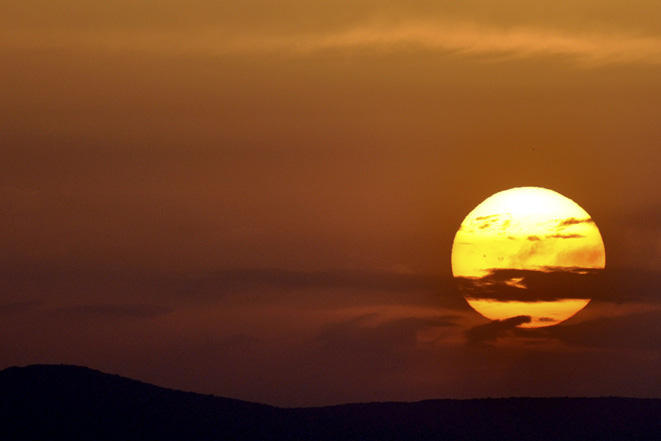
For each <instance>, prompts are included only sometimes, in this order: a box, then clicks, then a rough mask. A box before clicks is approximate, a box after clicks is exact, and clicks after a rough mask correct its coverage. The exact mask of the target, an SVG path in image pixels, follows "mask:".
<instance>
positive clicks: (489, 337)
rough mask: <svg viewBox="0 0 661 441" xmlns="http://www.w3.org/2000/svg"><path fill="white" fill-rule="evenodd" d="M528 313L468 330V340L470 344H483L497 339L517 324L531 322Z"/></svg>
mask: <svg viewBox="0 0 661 441" xmlns="http://www.w3.org/2000/svg"><path fill="white" fill-rule="evenodd" d="M530 320H531V318H530V316H528V315H519V316H516V317H511V318H508V319H505V320H494V321H492V322H491V323H487V324H485V325H478V326H475V327H472V328H470V329H468V330H467V331H466V340H467V342H468V343H469V344H481V343H486V342H489V341H494V340H497V339H499V338H501V337H504V336H506V335H508V334H509V333H510V331H512V330H513V329H515V328H516V327H517V326H519V325H522V324H523V323H529V322H530Z"/></svg>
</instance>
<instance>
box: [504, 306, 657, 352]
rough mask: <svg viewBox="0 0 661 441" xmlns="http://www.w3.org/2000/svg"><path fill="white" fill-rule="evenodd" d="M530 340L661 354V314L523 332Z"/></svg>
mask: <svg viewBox="0 0 661 441" xmlns="http://www.w3.org/2000/svg"><path fill="white" fill-rule="evenodd" d="M516 335H518V336H520V337H526V338H540V339H556V340H560V341H562V342H563V343H565V344H567V345H569V346H578V347H582V348H600V349H618V350H622V349H629V350H634V349H635V350H644V351H659V350H660V349H661V348H660V347H659V341H660V340H661V311H660V310H653V311H645V312H636V313H632V314H622V315H618V316H614V317H598V318H595V319H592V320H586V321H582V322H577V323H569V324H567V323H563V324H560V325H558V326H550V327H547V328H539V329H526V328H519V329H517V330H516Z"/></svg>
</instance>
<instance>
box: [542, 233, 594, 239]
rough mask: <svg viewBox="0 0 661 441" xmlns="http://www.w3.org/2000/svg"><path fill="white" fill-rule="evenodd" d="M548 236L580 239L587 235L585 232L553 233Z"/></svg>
mask: <svg viewBox="0 0 661 441" xmlns="http://www.w3.org/2000/svg"><path fill="white" fill-rule="evenodd" d="M546 237H550V238H554V239H580V238H582V237H585V236H584V235H583V234H551V235H548V236H546Z"/></svg>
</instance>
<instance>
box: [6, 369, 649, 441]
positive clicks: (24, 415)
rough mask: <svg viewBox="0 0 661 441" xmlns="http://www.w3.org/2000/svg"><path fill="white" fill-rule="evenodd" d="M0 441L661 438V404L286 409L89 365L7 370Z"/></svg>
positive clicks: (506, 401)
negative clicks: (170, 386)
mask: <svg viewBox="0 0 661 441" xmlns="http://www.w3.org/2000/svg"><path fill="white" fill-rule="evenodd" d="M0 439H2V440H31V441H38V440H122V441H127V440H179V441H193V440H236V441H241V440H315V441H316V440H321V441H324V440H329V441H330V440H342V441H346V440H602V441H607V440H659V439H661V400H657V399H631V398H503V399H479V400H428V401H420V402H414V403H366V404H345V405H338V406H327V407H311V408H278V407H273V406H268V405H263V404H256V403H249V402H245V401H240V400H234V399H229V398H222V397H215V396H211V395H203V394H195V393H190V392H182V391H176V390H171V389H166V388H162V387H158V386H154V385H150V384H147V383H143V382H140V381H136V380H132V379H128V378H124V377H120V376H117V375H109V374H105V373H102V372H99V371H96V370H92V369H88V368H85V367H77V366H65V365H33V366H27V367H11V368H8V369H5V370H3V371H0Z"/></svg>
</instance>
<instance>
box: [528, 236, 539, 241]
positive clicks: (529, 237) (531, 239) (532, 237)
mask: <svg viewBox="0 0 661 441" xmlns="http://www.w3.org/2000/svg"><path fill="white" fill-rule="evenodd" d="M528 240H530V241H536V240H541V239H540V238H539V236H528Z"/></svg>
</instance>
